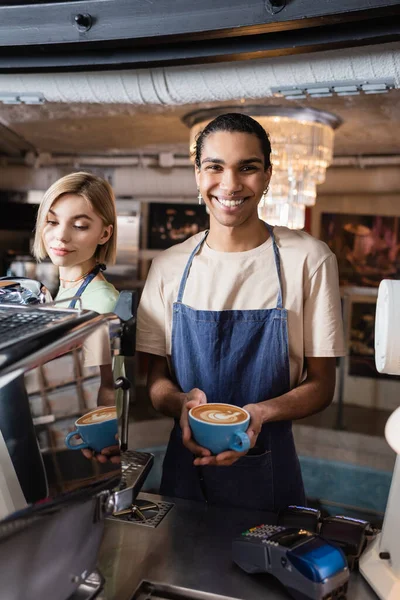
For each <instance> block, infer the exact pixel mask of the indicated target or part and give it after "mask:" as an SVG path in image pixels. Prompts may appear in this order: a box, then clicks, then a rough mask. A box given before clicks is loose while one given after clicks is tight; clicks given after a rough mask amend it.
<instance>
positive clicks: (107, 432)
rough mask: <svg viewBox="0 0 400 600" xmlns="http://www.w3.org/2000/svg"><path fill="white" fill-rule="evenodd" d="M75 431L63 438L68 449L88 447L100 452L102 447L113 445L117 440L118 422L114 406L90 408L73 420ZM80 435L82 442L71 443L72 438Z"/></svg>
mask: <svg viewBox="0 0 400 600" xmlns="http://www.w3.org/2000/svg"><path fill="white" fill-rule="evenodd" d="M75 427H76V430H75V431H71V432H70V433H69V434H68V435H67V437H66V438H65V445H66V446H67V448H69V449H70V450H83V449H84V448H90V449H91V450H94V451H95V452H101V451H102V450H103V449H104V448H108V447H109V446H115V445H116V444H118V442H117V433H118V422H117V411H116V408H115V406H102V407H100V408H96V409H95V410H91V411H90V412H88V413H86V414H85V415H83V416H82V417H79V419H77V420H76V421H75ZM76 436H78V437H80V438H81V439H82V443H78V444H73V443H71V442H72V438H74V437H76Z"/></svg>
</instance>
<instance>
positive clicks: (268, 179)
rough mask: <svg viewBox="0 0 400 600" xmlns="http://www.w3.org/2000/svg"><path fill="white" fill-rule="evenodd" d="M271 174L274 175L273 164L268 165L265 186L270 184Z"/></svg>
mask: <svg viewBox="0 0 400 600" xmlns="http://www.w3.org/2000/svg"><path fill="white" fill-rule="evenodd" d="M271 176H272V165H270V166H269V167H268V169H265V188H267V187H268V186H269V182H270V180H271Z"/></svg>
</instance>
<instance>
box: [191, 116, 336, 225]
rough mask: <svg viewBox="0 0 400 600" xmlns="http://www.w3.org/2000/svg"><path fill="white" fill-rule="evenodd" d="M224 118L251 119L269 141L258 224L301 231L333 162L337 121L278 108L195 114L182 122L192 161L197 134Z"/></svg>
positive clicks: (334, 118)
mask: <svg viewBox="0 0 400 600" xmlns="http://www.w3.org/2000/svg"><path fill="white" fill-rule="evenodd" d="M229 112H236V113H243V114H246V115H249V116H251V117H253V118H254V119H255V120H256V121H258V122H259V123H260V125H262V127H263V128H264V129H265V131H266V132H267V133H268V135H269V137H270V140H271V148H272V152H271V162H272V165H273V169H272V178H271V183H270V186H269V190H268V192H267V193H266V194H264V195H263V197H262V199H261V202H260V204H259V207H258V212H259V216H260V218H261V219H263V220H264V221H267V222H268V223H270V224H271V225H285V226H286V227H290V228H291V229H303V228H304V224H305V209H306V207H307V206H313V205H314V204H315V201H316V197H317V189H316V186H317V185H319V184H320V183H323V182H324V181H325V172H326V169H327V167H328V166H329V165H330V164H331V162H332V156H333V140H334V130H335V129H336V128H337V127H339V125H340V124H341V119H339V118H338V117H336V116H335V115H333V114H331V113H328V112H325V111H321V110H315V109H311V108H294V107H283V106H261V105H256V106H223V107H218V108H211V109H204V110H198V111H195V112H192V113H189V114H188V115H185V116H184V117H183V122H184V123H185V124H186V125H187V126H188V127H190V154H191V156H193V153H194V150H195V144H196V136H197V135H198V134H199V133H200V131H202V129H204V127H205V126H206V125H207V124H208V123H209V122H210V121H212V119H214V118H215V117H217V116H218V115H222V114H225V113H229Z"/></svg>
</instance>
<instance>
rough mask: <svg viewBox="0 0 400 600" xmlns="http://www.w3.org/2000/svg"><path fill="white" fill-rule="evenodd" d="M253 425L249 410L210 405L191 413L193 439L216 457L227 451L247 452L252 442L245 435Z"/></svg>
mask: <svg viewBox="0 0 400 600" xmlns="http://www.w3.org/2000/svg"><path fill="white" fill-rule="evenodd" d="M249 422H250V415H249V413H248V412H247V410H244V408H240V407H238V406H234V405H233V404H223V403H217V402H208V403H207V404H199V405H198V406H194V407H193V408H191V409H190V410H189V425H190V429H191V430H192V434H193V438H194V439H195V441H196V442H197V443H198V444H199V445H200V446H203V448H208V450H210V451H211V452H212V453H213V454H220V453H221V452H225V451H226V450H235V451H237V452H247V450H249V448H250V440H249V437H248V435H247V434H246V433H245V432H246V429H247V428H248V426H249Z"/></svg>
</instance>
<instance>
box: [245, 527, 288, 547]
mask: <svg viewBox="0 0 400 600" xmlns="http://www.w3.org/2000/svg"><path fill="white" fill-rule="evenodd" d="M284 529H285V527H282V526H281V525H258V526H257V527H252V528H251V529H248V530H247V531H244V532H243V533H242V536H243V537H246V538H259V539H261V540H262V541H264V540H265V541H268V540H269V538H270V537H271V536H273V535H275V534H276V533H279V532H280V531H284ZM276 545H278V544H277V542H276Z"/></svg>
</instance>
